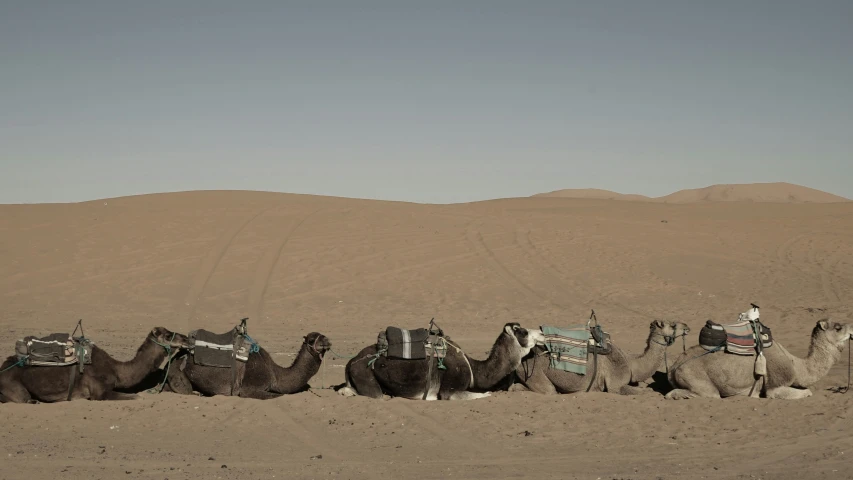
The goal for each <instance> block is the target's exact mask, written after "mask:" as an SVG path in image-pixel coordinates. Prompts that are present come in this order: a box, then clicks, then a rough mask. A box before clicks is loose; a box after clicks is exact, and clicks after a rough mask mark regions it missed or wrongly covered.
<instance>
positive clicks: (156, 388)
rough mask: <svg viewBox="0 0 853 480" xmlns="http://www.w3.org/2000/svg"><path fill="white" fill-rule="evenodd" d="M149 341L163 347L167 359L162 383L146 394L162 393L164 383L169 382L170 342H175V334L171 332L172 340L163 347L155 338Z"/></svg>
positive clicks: (170, 364) (170, 363) (170, 365)
mask: <svg viewBox="0 0 853 480" xmlns="http://www.w3.org/2000/svg"><path fill="white" fill-rule="evenodd" d="M149 340H151V341H152V342H154V343H156V344H157V345H160V346H161V347H163V348H164V349H165V350H166V357H167V358H168V359H169V360H168V361H167V362H166V373H165V374H164V375H163V382H162V383H160V386H159V387H155V388H149V389H148V393H162V392H163V388H164V387H165V386H166V382H167V381H168V380H169V369H170V368H172V345H171V344H172V341H173V340H175V332H172V338H171V339H169V343H167V344H166V345H163V344H162V343H160V342H158V341H157V339H155V338H149Z"/></svg>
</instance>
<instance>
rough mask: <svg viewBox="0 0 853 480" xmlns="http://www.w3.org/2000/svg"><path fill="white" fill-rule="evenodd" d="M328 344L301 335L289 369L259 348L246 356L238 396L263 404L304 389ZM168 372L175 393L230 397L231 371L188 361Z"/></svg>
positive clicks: (313, 335) (317, 337)
mask: <svg viewBox="0 0 853 480" xmlns="http://www.w3.org/2000/svg"><path fill="white" fill-rule="evenodd" d="M330 348H332V342H331V341H329V339H328V338H326V336H325V335H322V334H320V333H317V332H311V333H309V334H308V335H305V337H304V338H303V341H302V347H301V348H300V349H299V353H298V354H297V355H296V358H295V359H294V360H293V364H292V365H291V366H290V367H287V368H285V367H281V366H279V365H277V364H276V363H275V361H273V359H272V357H271V356H270V354H269V353H267V351H266V350H264V349H263V348H261V349H260V350H259V351H258V352H257V353H252V354H250V355H249V360H247V361H246V367H245V372H244V374H243V380H242V384H241V386H240V391H239V393H238V396H240V397H243V398H255V399H259V400H266V399H270V398H276V397H280V396H282V395H286V394H290V393H297V392H302V391H305V390H307V389H308V380H310V379H311V377H313V376H314V375H315V374H316V373H317V372H318V371H319V370H320V365H321V364H322V363H323V355H324V354H325V353H326V352H327V351H328V350H329V349H330ZM176 367H178V368H172V369H171V370H170V371H169V379H168V386H169V389H170V390H171V391H173V392H175V393H180V394H184V395H190V394H192V393H193V390H195V391H197V392H199V393H201V394H202V395H206V396H213V395H231V369H230V368H218V367H210V366H205V365H196V364H194V363H193V361H192V360H191V359H189V358H187V359H186V362H185V364H184V366H183V367H179V366H177V365H176Z"/></svg>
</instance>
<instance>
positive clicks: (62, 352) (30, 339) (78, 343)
mask: <svg viewBox="0 0 853 480" xmlns="http://www.w3.org/2000/svg"><path fill="white" fill-rule="evenodd" d="M93 346H94V343H92V341H91V340H89V339H88V338H86V337H82V336H81V337H73V336H71V335H69V334H67V333H52V334H50V335H48V336H46V337H36V336H33V335H30V336H26V337H24V338H22V339H20V340H18V341H17V342H15V355H16V357H17V358H18V362H19V364H20V365H21V366H41V367H64V366H67V365H75V364H80V365H81V366H80V371H81V372H82V371H83V365H89V364H91V363H92V347H93Z"/></svg>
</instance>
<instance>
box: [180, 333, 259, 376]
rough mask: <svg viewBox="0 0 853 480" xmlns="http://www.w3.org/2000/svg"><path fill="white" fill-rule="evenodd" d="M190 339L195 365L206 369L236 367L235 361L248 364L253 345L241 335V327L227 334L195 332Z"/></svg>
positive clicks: (190, 335)
mask: <svg viewBox="0 0 853 480" xmlns="http://www.w3.org/2000/svg"><path fill="white" fill-rule="evenodd" d="M189 338H190V343H191V344H192V349H191V350H190V352H191V354H192V355H191V357H192V360H193V363H195V364H196V365H203V366H206V367H219V368H230V367H232V366H234V365H236V362H235V361H240V362H247V361H248V360H249V354H250V353H251V349H252V343H251V342H249V341H247V339H246V337H245V336H244V335H242V334H241V333H240V330H239V327H234V328H233V329H231V331H230V332H226V333H213V332H210V331H208V330H204V329H198V330H193V331H191V332H190V334H189Z"/></svg>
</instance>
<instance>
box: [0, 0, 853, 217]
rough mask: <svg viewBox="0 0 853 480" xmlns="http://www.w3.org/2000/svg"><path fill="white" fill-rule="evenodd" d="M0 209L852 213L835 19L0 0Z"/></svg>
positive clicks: (628, 0) (617, 10) (785, 6)
mask: <svg viewBox="0 0 853 480" xmlns="http://www.w3.org/2000/svg"><path fill="white" fill-rule="evenodd" d="M0 172H2V175H0V203H41V202H71V201H83V200H90V199H99V198H108V197H117V196H124V195H133V194H141V193H155V192H165V191H183V190H210V189H226V190H266V191H279V192H292V193H311V194H320V195H334V196H344V197H359V198H377V199H386V200H404V201H414V202H426V203H455V202H466V201H474V200H484V199H490V198H501V197H517V196H528V195H532V194H534V193H539V192H545V191H551V190H557V189H562V188H604V189H608V190H614V191H618V192H621V193H640V194H645V195H650V196H660V195H666V194H668V193H671V192H673V191H676V190H680V189H683V188H698V187H704V186H708V185H711V184H717V183H751V182H774V181H786V182H791V183H797V184H801V185H806V186H809V187H812V188H817V189H820V190H825V191H828V192H831V193H835V194H838V195H842V196H845V197H848V198H853V180H851V179H853V2H851V1H849V0H839V1H820V0H815V1H811V2H806V1H796V2H795V1H788V0H767V1H764V0H752V1H748V2H744V1H740V0H738V1H729V0H717V1H713V2H709V1H702V2H700V1H693V0H671V1H670V0H667V1H664V0H660V1H656V0H643V1H640V0H624V1H612V0H597V1H595V2H581V1H570V0H559V1H533V0H529V1H524V2H522V1H502V0H490V1H476V0H467V1H463V0H450V1H444V0H432V1H430V2H423V1H404V0H396V1H384V2H378V1H356V0H346V1H324V0H311V1H304V2H288V1H283V0H278V1H248V0H247V1H242V2H233V1H219V0H175V1H171V0H170V1H161V0H148V1H145V2H139V1H129V0H104V1H88V0H79V1H76V2H68V1H65V0H62V1H47V0H33V1H27V2H23V1H13V0H0Z"/></svg>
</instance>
